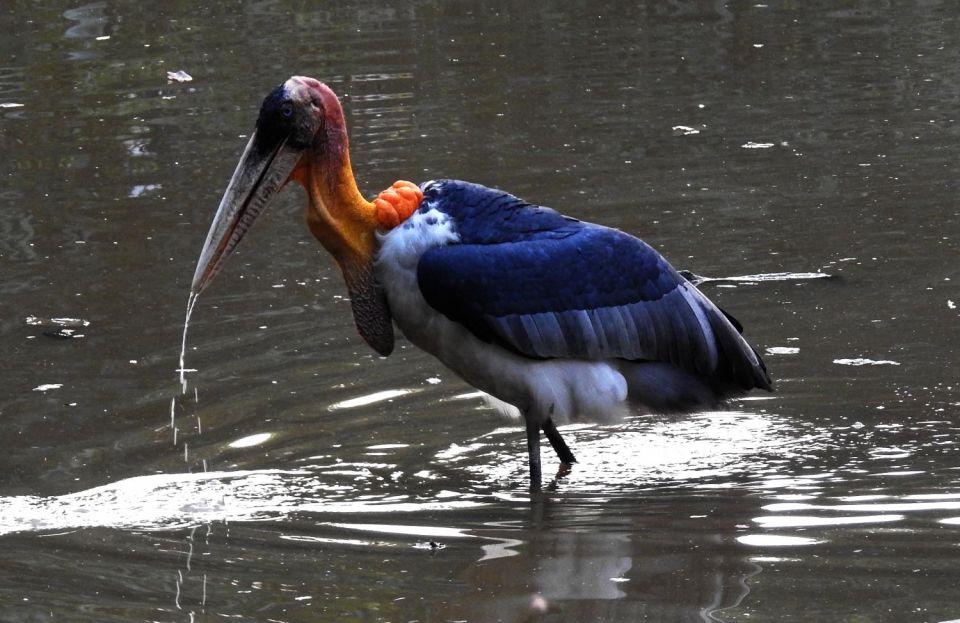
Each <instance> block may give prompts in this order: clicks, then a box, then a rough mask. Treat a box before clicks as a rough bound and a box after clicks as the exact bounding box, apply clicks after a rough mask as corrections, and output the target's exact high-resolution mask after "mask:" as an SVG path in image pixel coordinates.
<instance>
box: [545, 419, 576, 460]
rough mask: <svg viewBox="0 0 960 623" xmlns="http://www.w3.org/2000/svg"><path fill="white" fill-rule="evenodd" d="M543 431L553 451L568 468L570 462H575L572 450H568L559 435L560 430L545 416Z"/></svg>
mask: <svg viewBox="0 0 960 623" xmlns="http://www.w3.org/2000/svg"><path fill="white" fill-rule="evenodd" d="M543 432H544V433H545V434H546V435H547V439H548V440H549V441H550V445H551V446H553V450H554V452H556V453H557V456H558V457H560V462H561V463H563V464H564V465H565V466H567V468H568V469H569V466H570V464H571V463H576V462H577V459H575V458H574V457H573V452H570V448H568V447H567V443H566V442H565V441H564V440H563V437H561V436H560V431H558V430H557V425H556V424H554V423H553V420H552V419H551V418H547V421H546V422H544V423H543Z"/></svg>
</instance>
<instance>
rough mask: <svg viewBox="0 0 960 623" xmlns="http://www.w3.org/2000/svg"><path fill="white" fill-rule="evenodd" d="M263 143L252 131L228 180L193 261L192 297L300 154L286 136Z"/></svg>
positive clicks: (206, 282)
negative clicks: (196, 256) (272, 143)
mask: <svg viewBox="0 0 960 623" xmlns="http://www.w3.org/2000/svg"><path fill="white" fill-rule="evenodd" d="M265 143H266V141H264V140H263V139H262V138H261V137H258V134H257V132H254V133H253V136H251V137H250V141H249V142H248V143H247V147H246V149H245V150H244V152H243V156H241V157H240V162H239V164H237V169H236V170H235V171H234V172H233V177H231V178H230V184H229V185H227V190H226V192H224V193H223V199H221V200H220V207H219V208H217V214H216V216H215V217H214V218H213V223H212V224H211V225H210V231H209V232H208V233H207V240H206V242H204V243H203V250H202V251H201V252H200V259H199V260H198V261H197V270H196V272H194V274H193V284H192V285H191V286H190V291H191V293H192V294H194V295H198V294H200V292H202V291H203V290H204V289H205V288H206V287H207V286H208V285H209V284H210V282H211V281H213V278H214V277H216V276H217V273H219V272H220V270H221V269H222V268H223V265H224V263H225V262H226V261H227V258H228V257H230V254H231V253H232V252H233V250H234V249H235V248H236V246H237V244H238V243H239V242H240V239H241V238H243V236H244V235H245V234H246V233H247V232H248V231H249V230H250V227H251V226H252V225H253V222H254V221H255V220H256V218H257V217H258V216H259V215H260V213H261V212H262V211H263V209H264V208H265V207H266V206H267V204H268V203H269V202H270V200H271V199H272V198H273V196H274V195H276V194H277V192H278V191H279V190H280V189H281V188H283V186H284V184H286V182H287V180H288V179H289V177H290V173H291V172H292V171H293V170H294V168H295V167H296V166H297V163H298V162H299V161H300V158H301V157H302V155H303V151H302V149H297V148H294V147H291V146H289V145H288V140H287V137H284V138H282V139H281V140H280V141H279V142H278V143H277V144H275V145H270V144H265Z"/></svg>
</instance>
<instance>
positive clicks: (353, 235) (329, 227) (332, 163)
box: [293, 113, 377, 266]
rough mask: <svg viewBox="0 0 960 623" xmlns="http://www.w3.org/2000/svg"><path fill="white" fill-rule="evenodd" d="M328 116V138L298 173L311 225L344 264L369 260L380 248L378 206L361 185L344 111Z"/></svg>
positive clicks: (331, 251)
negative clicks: (352, 162)
mask: <svg viewBox="0 0 960 623" xmlns="http://www.w3.org/2000/svg"><path fill="white" fill-rule="evenodd" d="M331 121H332V120H331V119H330V118H329V115H328V119H327V128H326V131H325V134H326V140H325V141H324V143H323V144H321V145H317V146H316V147H315V149H314V154H313V157H312V158H310V159H309V162H308V163H307V164H306V165H305V166H304V167H303V168H299V169H298V170H297V171H295V173H294V176H293V177H294V178H295V179H297V180H298V181H300V182H301V183H302V184H303V186H304V188H306V191H307V194H308V196H309V203H308V207H307V225H308V226H309V228H310V232H311V233H312V234H313V235H314V237H316V239H317V240H319V241H320V244H322V245H323V246H324V248H325V249H326V250H327V251H328V252H329V253H330V254H331V255H333V257H334V258H335V259H336V260H337V262H338V263H339V264H340V265H341V266H345V265H350V264H354V265H356V264H366V263H369V262H370V261H371V260H372V258H373V255H374V252H375V251H376V245H377V240H376V235H375V232H376V229H377V216H376V209H375V207H374V205H373V204H372V203H370V202H369V201H367V200H365V199H364V198H363V195H361V194H360V189H359V188H358V187H357V181H356V179H355V178H354V175H353V167H352V166H351V165H350V149H349V141H348V139H347V132H346V128H345V127H344V125H343V121H342V113H341V115H340V119H339V123H338V124H333V123H330V122H331Z"/></svg>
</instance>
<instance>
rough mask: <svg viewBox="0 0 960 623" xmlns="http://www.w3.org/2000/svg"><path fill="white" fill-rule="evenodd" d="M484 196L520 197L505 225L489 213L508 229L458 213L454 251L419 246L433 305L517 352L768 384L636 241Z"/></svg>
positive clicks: (424, 288)
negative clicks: (664, 366) (654, 364)
mask: <svg viewBox="0 0 960 623" xmlns="http://www.w3.org/2000/svg"><path fill="white" fill-rule="evenodd" d="M485 190H487V191H488V192H490V193H497V194H498V196H500V197H501V199H502V198H503V197H506V198H509V199H511V200H514V201H515V202H517V203H513V204H510V205H506V204H505V205H504V206H502V207H503V209H505V210H508V211H511V212H512V213H513V214H512V215H511V216H510V217H509V218H505V217H504V215H503V214H500V213H498V218H500V219H501V220H504V221H509V222H510V223H512V224H513V225H514V227H513V228H512V229H510V230H509V231H507V233H506V234H504V233H503V232H504V230H503V229H500V231H501V235H502V236H503V237H504V238H505V240H504V241H495V239H494V238H493V236H492V234H490V233H489V232H490V224H489V221H490V220H491V214H490V213H487V214H486V216H487V217H488V218H485V219H482V220H483V221H484V223H483V224H482V225H481V224H478V223H477V222H474V221H477V219H476V218H475V216H476V214H472V213H471V214H464V213H461V214H459V215H455V217H456V216H460V217H461V218H459V219H457V226H458V233H459V234H460V244H450V245H446V246H441V247H436V248H433V249H430V250H428V251H427V252H426V253H424V254H423V255H422V256H421V258H420V261H419V263H418V266H417V283H418V285H419V288H420V290H421V293H422V294H423V297H424V299H425V300H426V301H427V303H428V304H429V305H430V306H431V307H433V308H434V309H436V310H438V311H439V312H441V313H443V314H444V315H445V316H447V317H448V318H449V319H451V320H453V321H454V322H458V323H460V324H462V325H464V326H465V327H467V329H469V330H470V331H471V332H472V333H473V334H474V335H476V336H477V337H478V338H480V339H481V340H484V341H486V342H492V343H496V344H499V345H500V346H503V347H504V348H507V349H509V350H511V351H514V352H516V353H519V354H521V355H524V356H526V357H531V358H577V359H590V360H596V359H612V358H618V359H625V360H646V361H661V362H669V363H671V364H673V365H676V366H678V367H680V368H683V369H685V370H688V371H690V372H693V373H697V374H702V375H708V376H711V377H714V378H717V379H722V380H729V381H733V382H735V383H737V384H738V385H741V386H743V387H744V388H745V389H749V388H752V387H769V379H768V378H767V376H766V372H765V371H764V369H763V364H762V363H761V362H760V360H759V358H758V357H757V356H756V353H755V352H754V351H753V349H752V348H751V347H750V346H749V345H748V344H747V343H746V341H744V340H743V338H742V337H741V336H740V334H739V332H738V331H737V329H736V328H735V327H734V326H733V325H732V324H731V322H730V321H729V320H728V319H727V317H726V316H725V314H724V313H723V312H722V311H721V310H720V309H719V308H717V307H716V306H715V305H714V304H713V303H711V302H710V301H709V300H708V299H707V298H706V297H705V296H704V295H703V294H701V293H700V291H699V290H698V289H697V288H696V287H695V286H694V285H693V284H691V283H689V282H688V281H687V280H686V279H684V278H683V277H682V276H680V275H679V274H678V273H677V271H676V270H674V268H673V267H672V266H671V265H670V264H669V263H668V262H667V261H666V260H665V259H664V258H663V256H661V255H660V254H659V253H657V252H656V251H655V250H654V249H653V248H651V247H650V246H649V245H647V244H646V243H645V242H643V241H642V240H640V239H638V238H636V237H634V236H630V235H628V234H625V233H623V232H621V231H618V230H615V229H610V228H607V227H602V226H599V225H593V224H589V223H582V222H580V221H576V220H574V219H570V218H567V217H563V216H562V215H559V214H558V213H556V212H554V211H553V210H549V209H547V208H540V207H538V206H530V205H529V204H524V203H522V202H519V200H516V198H514V197H512V196H510V195H506V193H499V191H490V190H489V189H485ZM428 198H429V193H428ZM434 205H437V204H436V203H434ZM439 205H440V208H441V209H444V208H446V210H452V209H453V208H451V206H449V205H446V206H445V205H443V204H442V203H441V204H439ZM459 206H462V204H458V207H459ZM518 224H519V225H518Z"/></svg>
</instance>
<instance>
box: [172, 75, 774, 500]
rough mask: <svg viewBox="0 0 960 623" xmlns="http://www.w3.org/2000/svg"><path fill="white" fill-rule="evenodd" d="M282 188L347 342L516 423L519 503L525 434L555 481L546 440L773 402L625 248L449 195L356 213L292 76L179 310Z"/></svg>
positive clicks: (673, 285)
mask: <svg viewBox="0 0 960 623" xmlns="http://www.w3.org/2000/svg"><path fill="white" fill-rule="evenodd" d="M290 183H298V184H300V185H302V186H303V187H304V189H305V191H306V195H307V209H306V222H307V226H308V228H309V230H310V232H311V233H312V234H313V235H314V237H315V238H316V239H317V240H318V241H319V243H320V244H321V245H322V246H323V247H324V248H325V249H326V251H327V252H328V253H329V254H330V255H331V256H332V257H333V259H334V260H335V262H336V263H337V265H338V266H339V268H340V271H341V273H342V274H343V278H344V282H345V284H346V288H347V291H348V294H349V297H350V302H351V310H352V314H353V319H354V322H355V324H356V328H357V331H358V333H359V335H360V337H362V338H363V340H364V341H366V343H367V344H368V345H369V346H370V347H371V348H372V349H373V350H374V351H376V352H377V353H378V354H379V355H381V356H387V355H389V354H390V353H391V351H392V350H393V347H394V341H395V336H394V326H396V328H397V329H399V331H400V332H401V333H402V334H403V335H404V336H405V337H406V338H407V339H408V340H409V341H410V342H412V343H413V344H414V345H416V346H417V347H419V348H420V349H422V350H424V351H426V352H427V353H429V354H431V355H433V356H434V357H436V358H437V359H439V360H440V362H441V363H442V364H444V365H445V366H446V367H447V368H449V369H450V370H451V371H453V372H454V373H455V374H456V375H457V376H459V377H461V378H462V379H463V380H464V381H466V382H467V383H469V384H470V385H472V386H474V387H476V388H477V389H479V390H481V391H482V392H484V393H485V394H486V395H488V396H490V397H491V401H492V402H493V403H495V404H497V405H500V406H502V407H503V408H504V410H508V411H514V412H515V413H519V415H521V416H522V420H523V423H524V428H525V431H526V442H527V458H528V466H529V475H530V482H529V487H530V490H531V491H537V490H540V488H541V486H542V468H541V456H540V433H541V431H542V432H543V434H544V436H545V437H546V439H547V440H548V441H549V443H550V445H551V446H552V447H553V449H554V451H555V453H556V454H557V457H558V458H559V460H560V464H561V468H560V470H561V471H560V472H558V473H561V474H562V473H568V472H569V468H570V466H571V465H572V464H573V463H575V461H576V459H575V457H574V454H573V453H572V451H571V450H570V448H569V446H568V445H567V444H566V442H565V440H564V439H563V437H562V436H561V434H560V432H559V431H558V429H557V424H558V423H560V424H563V423H569V422H577V421H601V422H602V421H608V420H610V419H612V418H615V417H619V416H621V415H623V414H625V413H641V412H642V413H666V412H679V413H683V412H693V411H697V410H704V409H709V408H712V407H715V406H717V405H718V404H720V403H722V402H723V401H724V400H726V399H729V398H732V397H737V396H741V395H744V394H746V393H747V392H749V391H750V390H753V389H763V390H768V391H772V384H771V380H770V376H769V374H768V372H767V369H766V366H765V365H764V363H763V361H762V359H761V357H760V355H759V354H758V352H757V351H756V350H755V349H754V348H753V347H752V346H751V345H750V344H749V343H748V342H747V341H746V340H745V339H744V338H743V336H742V331H743V327H742V326H741V325H740V324H739V323H738V322H737V321H736V319H735V318H734V317H733V316H731V315H729V314H727V313H726V312H724V311H723V310H721V309H720V308H719V307H717V306H716V305H715V304H714V303H713V302H711V301H710V300H709V299H708V298H707V297H706V296H705V295H704V294H703V293H702V292H700V290H699V289H698V288H697V287H696V285H695V284H694V283H693V281H692V280H691V279H688V278H687V277H685V276H684V275H681V274H680V273H679V272H678V271H677V270H675V269H674V268H673V266H671V264H670V263H669V262H668V261H667V260H666V259H665V258H664V257H663V256H662V255H661V254H660V253H658V252H657V251H656V250H654V249H653V248H652V247H651V246H650V245H648V244H647V243H645V242H644V241H642V240H641V239H639V238H637V237H635V236H633V235H630V234H628V233H625V232H623V231H620V230H618V229H614V228H610V227H605V226H603V225H598V224H593V223H589V222H585V221H581V220H578V219H575V218H571V217H569V216H564V215H563V214H561V213H560V212H557V211H555V210H553V209H551V208H547V207H543V206H539V205H536V204H533V203H529V202H527V201H525V200H523V199H520V198H518V197H516V196H514V195H511V194H509V193H507V192H504V191H501V190H497V189H493V188H488V187H486V186H482V185H479V184H475V183H470V182H465V181H460V180H453V179H439V180H431V181H427V182H424V183H422V184H415V183H413V182H409V181H405V180H400V181H397V182H396V183H394V184H393V185H392V186H391V187H390V188H388V189H386V190H384V191H383V192H381V193H379V194H378V195H377V196H376V197H375V198H374V199H373V200H372V201H371V200H367V199H365V198H364V196H363V194H362V193H361V192H360V190H359V188H358V185H357V182H356V179H355V177H354V173H353V168H352V165H351V161H350V149H349V139H348V135H347V127H346V121H345V115H344V110H343V107H342V105H341V103H340V100H339V98H338V97H337V95H336V93H334V91H333V90H332V89H331V88H330V87H329V86H327V85H326V84H325V83H323V82H321V81H319V80H316V79H314V78H309V77H305V76H293V77H291V78H290V79H288V80H286V81H285V82H284V83H283V84H281V85H279V86H277V87H276V88H274V89H273V90H272V91H271V92H270V93H269V94H268V95H267V96H266V98H265V99H264V100H263V103H262V105H261V107H260V110H259V115H258V117H257V121H256V127H255V130H254V132H253V133H252V134H251V136H250V138H249V140H248V142H247V145H246V148H245V149H244V151H243V154H242V156H241V158H240V161H239V163H238V164H237V167H236V169H235V171H234V173H233V175H232V177H231V178H230V181H229V183H228V185H227V188H226V190H225V192H224V195H223V198H222V200H221V202H220V204H219V207H218V208H217V211H216V214H215V216H214V219H213V222H212V223H211V225H210V229H209V232H208V234H207V237H206V240H205V242H204V245H203V248H202V250H201V253H200V257H199V260H198V262H197V267H196V271H195V273H194V276H193V282H192V284H191V297H194V299H195V297H197V296H199V294H200V293H201V292H202V291H203V290H204V289H205V288H206V287H207V286H209V284H210V283H211V280H212V279H213V278H214V277H215V276H216V275H217V274H218V273H219V272H220V271H221V270H222V268H223V266H224V263H225V261H226V260H227V258H228V257H229V256H230V254H231V253H232V252H233V250H234V249H235V248H236V246H237V244H238V243H239V242H240V240H241V239H242V238H243V237H244V236H245V235H246V233H247V232H248V231H249V230H250V227H251V225H252V224H253V223H254V221H255V220H256V219H257V217H258V216H259V215H260V214H261V213H262V212H263V210H264V209H265V208H266V206H267V205H268V204H269V203H270V201H271V200H272V199H273V198H274V197H275V196H276V195H277V193H278V192H279V191H280V190H281V189H282V188H284V187H285V186H286V185H287V184H290ZM565 470H566V471H565Z"/></svg>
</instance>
